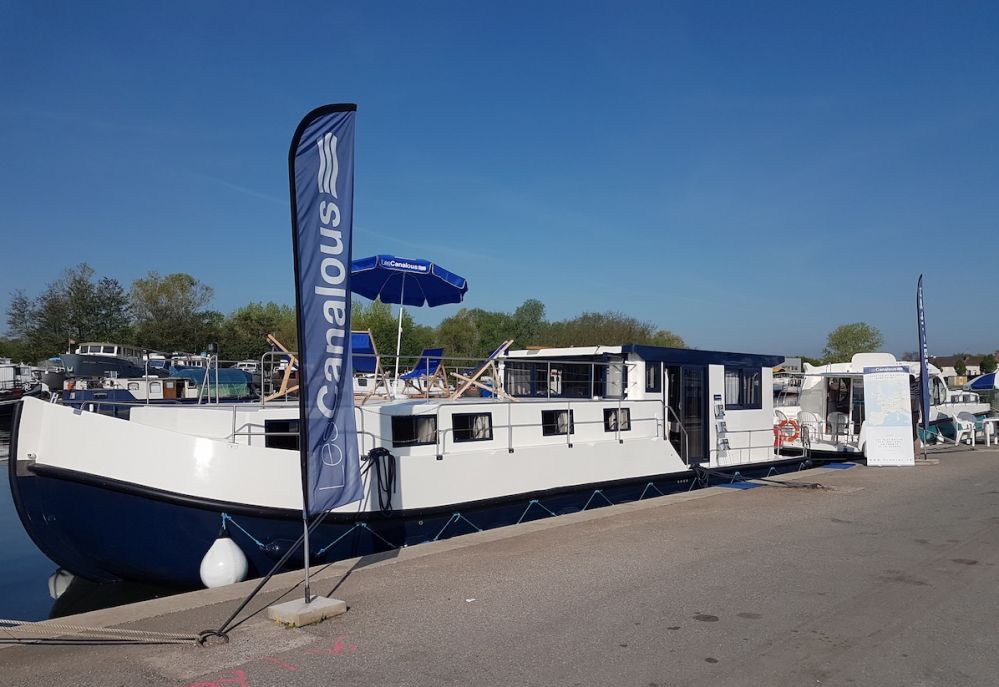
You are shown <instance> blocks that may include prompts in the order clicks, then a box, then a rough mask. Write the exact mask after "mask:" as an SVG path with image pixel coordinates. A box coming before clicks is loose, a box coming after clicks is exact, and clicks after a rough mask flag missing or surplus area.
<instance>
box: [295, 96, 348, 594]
mask: <svg viewBox="0 0 999 687" xmlns="http://www.w3.org/2000/svg"><path fill="white" fill-rule="evenodd" d="M356 114H357V106H356V105H353V104H339V105H324V106H323V107H319V108H316V109H315V110H313V111H312V112H310V113H309V114H307V115H306V116H305V118H304V119H303V120H302V121H301V123H300V124H299V125H298V128H297V129H296V130H295V135H294V137H293V138H292V142H291V148H290V150H289V152H288V177H289V185H290V188H291V224H292V245H293V252H294V264H295V306H296V311H297V315H298V365H299V367H298V383H299V393H298V399H299V412H300V414H299V423H298V431H299V452H300V457H301V471H302V523H303V527H304V528H305V536H304V546H305V551H304V554H305V556H304V557H305V601H306V603H309V602H310V601H311V596H310V588H309V518H310V517H311V516H315V515H318V514H320V513H323V512H324V511H328V510H332V509H334V508H337V507H339V506H342V505H345V504H348V503H353V502H355V501H359V500H360V499H361V498H362V484H361V473H360V456H359V452H358V446H357V432H356V429H355V419H354V399H353V384H352V372H351V371H352V369H353V368H352V366H351V360H350V263H351V248H352V245H351V244H352V241H351V238H352V229H353V223H354V120H355V116H356Z"/></svg>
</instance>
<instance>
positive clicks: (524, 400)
mask: <svg viewBox="0 0 999 687" xmlns="http://www.w3.org/2000/svg"><path fill="white" fill-rule="evenodd" d="M495 356H496V357H495V358H491V363H490V364H491V367H489V368H488V369H490V370H491V371H493V372H494V374H495V381H494V386H487V385H483V386H485V387H486V389H483V390H491V391H490V393H492V396H489V397H482V396H479V395H475V396H459V395H458V391H455V392H454V393H452V394H451V395H448V396H444V397H437V398H435V397H430V398H418V399H414V398H402V399H390V400H374V399H372V400H369V401H368V402H366V403H363V404H355V407H354V413H355V420H356V426H357V442H358V446H359V449H360V454H361V456H362V481H363V489H364V497H363V499H362V500H361V501H360V502H358V503H354V504H350V505H348V506H343V507H340V508H337V509H335V510H333V511H331V512H329V513H328V514H327V515H326V516H325V518H324V520H323V521H322V523H321V524H319V525H317V527H316V529H315V531H314V533H313V535H312V536H311V539H310V541H311V542H312V546H311V547H310V549H311V555H312V556H313V560H316V561H330V560H336V559H340V558H344V557H348V556H354V555H361V554H364V553H369V552H371V551H374V550H384V549H386V548H389V547H397V546H403V545H407V544H414V543H419V542H424V541H429V540H435V539H438V538H440V537H442V536H450V535H453V534H460V533H464V532H468V531H472V530H476V529H484V528H487V527H496V526H502V525H508V524H514V523H517V522H521V521H523V520H524V519H525V518H526V519H531V518H535V517H540V516H547V515H554V514H556V513H563V512H570V511H576V510H580V509H585V508H590V507H596V506H599V505H606V504H607V503H611V502H613V503H618V502H621V501H626V500H635V499H640V498H643V497H646V496H650V495H656V494H659V493H665V492H667V491H669V490H671V489H681V488H682V489H686V488H689V486H690V482H691V478H692V477H693V475H694V471H695V469H696V468H698V466H704V467H708V468H716V469H728V470H730V471H734V470H736V469H738V470H739V471H741V472H742V473H743V474H744V475H746V474H751V472H750V471H753V470H760V471H762V472H761V474H762V473H763V472H766V471H767V470H769V469H770V468H771V467H772V466H773V465H774V464H775V463H778V462H782V461H783V462H787V463H789V464H790V462H791V461H789V460H788V459H785V458H783V457H781V456H779V455H777V454H776V453H775V451H774V447H773V425H772V418H773V397H772V394H771V393H769V392H770V389H771V385H772V383H773V379H772V368H773V366H774V365H776V364H778V363H779V362H780V360H781V358H779V357H776V356H761V355H749V354H738V353H726V352H711V351H702V350H689V349H672V348H657V347H651V346H639V345H625V346H594V347H586V348H568V349H543V350H525V351H509V352H508V353H507V354H506V355H502V354H501V353H500V349H497V353H496V354H495ZM486 369H487V368H486V367H480V368H478V369H477V370H476V371H475V372H474V373H471V374H473V376H474V375H475V374H479V375H481V374H483V373H484V372H485V371H486ZM466 377H468V375H466ZM298 422H299V414H298V404H297V403H288V402H285V401H282V402H276V403H263V402H260V403H243V404H206V405H181V404H177V405H161V406H156V405H137V406H133V407H132V409H131V413H130V418H129V419H128V420H125V419H121V418H115V417H108V416H105V415H101V414H97V413H92V412H80V411H79V410H74V409H73V408H68V407H65V406H60V405H55V404H51V403H42V402H40V401H35V400H34V399H25V400H24V401H22V402H20V403H19V404H18V405H17V407H16V416H15V420H14V423H13V434H12V444H11V457H12V460H10V461H9V462H10V480H11V488H12V491H13V494H14V502H15V504H16V505H17V508H18V511H19V513H20V515H21V519H22V522H23V523H24V526H25V529H26V530H27V531H28V533H29V534H30V536H31V537H32V539H33V540H34V541H35V543H36V544H37V545H38V547H39V548H40V549H41V550H42V551H43V552H44V553H45V554H46V555H48V556H49V557H50V558H51V559H52V560H53V561H55V562H56V563H57V564H59V565H60V566H61V567H62V568H64V569H67V570H70V571H72V572H73V573H75V574H78V575H81V576H83V577H86V578H88V579H92V580H97V581H112V580H119V579H131V580H146V581H157V582H166V583H170V584H177V585H187V586H197V585H198V584H199V565H200V562H201V560H202V557H203V556H204V554H205V552H206V551H207V550H208V549H209V547H211V546H212V543H213V541H214V540H215V538H216V536H217V533H218V531H219V526H220V524H222V523H223V522H225V518H228V519H229V520H231V521H233V523H235V524H236V525H238V526H239V527H238V528H233V529H231V530H230V532H231V535H232V538H233V540H234V541H235V542H236V543H237V544H238V545H239V547H240V548H241V549H242V550H243V551H244V553H245V554H246V557H247V559H248V561H249V574H250V575H251V576H253V575H260V574H263V573H265V572H267V571H268V570H269V569H270V568H271V566H272V565H273V564H274V562H275V561H276V560H277V559H279V558H280V557H281V556H282V554H284V553H285V552H286V551H288V550H289V548H290V547H291V545H292V544H293V543H294V542H295V541H296V539H297V538H298V536H299V534H300V532H301V523H302V512H301V509H302V485H301V472H300V455H299V451H298V450H297V449H298ZM799 462H800V460H794V461H793V464H794V465H797V464H798V463H799ZM300 564H301V558H292V559H291V560H289V561H288V563H287V567H289V568H291V567H295V566H298V565H300Z"/></svg>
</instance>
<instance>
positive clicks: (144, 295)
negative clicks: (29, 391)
mask: <svg viewBox="0 0 999 687" xmlns="http://www.w3.org/2000/svg"><path fill="white" fill-rule="evenodd" d="M213 296H214V290H213V289H212V287H211V286H209V285H207V284H204V283H202V282H201V281H199V280H197V279H195V278H194V277H192V276H191V275H189V274H184V273H175V274H166V275H161V274H159V273H157V272H150V273H148V274H147V275H146V276H145V277H141V278H139V279H136V280H134V281H133V282H132V284H131V285H130V287H129V288H128V289H126V288H125V286H124V285H123V284H121V282H119V281H118V280H117V279H115V278H113V277H110V276H100V277H98V275H97V274H96V273H95V271H94V270H93V268H91V267H90V266H89V265H87V264H86V263H82V264H79V265H77V266H75V267H71V268H68V269H66V270H65V271H64V272H63V273H62V275H60V276H59V277H58V278H57V279H56V280H54V281H52V282H50V283H49V284H48V285H46V287H45V288H44V289H43V290H42V292H41V293H40V294H38V295H36V296H29V295H28V294H27V293H26V292H24V291H23V290H18V291H15V292H14V293H13V294H11V300H10V304H9V307H8V312H7V334H6V335H5V336H2V337H0V357H8V358H13V359H16V360H23V361H27V362H37V361H40V360H43V359H45V358H48V357H50V356H54V355H57V354H59V353H62V352H65V351H66V350H67V348H68V347H69V346H71V344H70V341H74V342H77V343H79V342H83V341H107V342H117V343H122V344H128V345H135V346H137V347H140V348H145V349H147V350H154V351H163V352H168V353H169V352H174V351H186V352H193V353H197V352H201V351H205V350H206V349H207V348H208V345H209V344H213V343H214V344H216V345H217V346H218V351H219V355H220V357H221V358H222V359H223V360H243V359H256V358H259V357H260V356H261V355H262V354H263V353H264V352H265V351H267V350H269V346H268V344H267V342H266V336H267V334H273V335H275V337H277V339H278V340H279V341H281V342H282V343H283V344H284V345H285V346H287V347H288V348H289V349H290V350H295V349H296V348H297V336H296V313H295V309H294V307H292V306H290V305H286V304H280V303H274V302H267V303H248V304H246V305H243V306H241V307H239V308H236V309H235V310H233V311H232V312H230V313H228V314H224V313H221V312H219V311H217V310H214V309H212V308H211V307H210V306H211V302H212V298H213ZM397 318H398V316H397V315H396V314H394V313H393V309H392V306H390V305H388V304H386V303H382V302H380V301H373V302H372V301H363V300H357V299H355V301H354V302H353V304H352V320H353V321H352V329H354V330H369V331H371V333H372V335H373V338H374V340H375V344H376V346H377V347H378V351H379V353H381V354H383V355H388V354H394V353H395V347H396V332H397V327H398V319H397ZM402 330H403V334H402V347H401V353H402V355H404V356H416V355H418V354H419V353H420V351H422V350H423V349H424V348H430V347H442V348H444V350H445V355H446V356H448V357H462V358H483V357H485V356H487V355H488V354H489V353H491V352H492V351H493V350H494V349H495V348H496V347H497V346H498V345H499V344H500V343H502V342H503V341H506V340H508V339H513V340H514V342H515V345H516V346H517V347H519V348H523V347H527V346H588V345H595V344H621V343H636V344H650V345H657V346H673V347H679V348H685V347H686V343H685V342H684V340H683V339H682V338H681V337H680V336H679V335H677V334H675V333H673V332H671V331H669V330H667V329H663V328H661V327H659V326H657V325H656V324H654V323H651V322H646V321H642V320H638V319H636V318H634V317H631V316H629V315H625V314H623V313H619V312H605V313H593V312H588V313H582V314H580V315H578V316H576V317H573V318H568V319H565V320H558V321H549V320H548V319H547V315H546V310H545V305H544V303H542V302H541V301H539V300H536V299H529V300H526V301H524V303H522V304H521V305H520V306H519V307H518V308H517V309H516V310H514V311H513V312H512V313H506V312H498V311H490V310H484V309H481V308H461V309H460V310H458V312H457V313H455V314H454V315H452V316H451V317H448V318H446V319H444V320H443V321H442V322H441V323H440V324H439V325H437V326H436V327H431V326H427V325H421V324H417V323H416V322H415V321H414V320H413V317H412V315H411V314H410V312H409V310H406V311H404V312H403V319H402Z"/></svg>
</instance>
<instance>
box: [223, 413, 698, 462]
mask: <svg viewBox="0 0 999 687" xmlns="http://www.w3.org/2000/svg"><path fill="white" fill-rule="evenodd" d="M594 403H600V404H601V407H607V402H606V400H603V401H601V400H599V399H597V400H595V399H576V400H573V399H564V400H563V401H562V402H560V403H559V404H558V407H555V408H546V409H548V410H565V411H567V413H568V420H567V427H566V431H564V432H561V431H559V432H556V433H553V434H550V435H548V436H551V437H560V436H564V438H565V445H566V446H567V447H568V448H572V447H573V443H574V441H576V440H581V441H584V442H585V443H587V444H599V443H616V444H623V443H625V441H627V440H629V439H641V440H646V441H647V440H649V439H664V438H666V436H667V434H666V432H665V431H664V427H663V422H662V418H661V416H659V414H658V413H657V410H658V408H660V407H662V402H661V401H658V400H640V401H629V402H627V406H625V404H624V402H623V401H622V400H621V399H619V400H618V403H617V410H618V413H619V414H618V416H617V417H621V415H620V411H621V409H622V408H624V407H631V408H634V407H640V406H642V405H647V404H653V406H652V408H651V413H650V414H647V415H645V416H639V415H637V414H636V415H629V419H628V422H629V426H628V427H623V428H622V427H621V426H620V424H618V425H617V426H615V428H614V430H613V431H611V432H607V433H606V434H607V438H602V437H599V435H595V434H590V435H587V436H586V437H585V438H582V439H580V437H579V434H578V433H577V431H576V428H577V427H580V426H587V425H591V426H598V425H603V424H604V420H603V419H602V418H600V419H593V420H586V419H576V416H575V414H574V413H573V410H575V409H578V408H579V407H580V406H581V405H583V404H594ZM476 404H481V405H488V406H489V408H490V409H491V410H494V411H495V410H496V409H499V408H502V407H505V408H506V413H505V416H504V414H503V413H502V412H499V413H495V412H494V418H495V420H494V421H493V422H492V423H491V425H490V428H491V430H492V431H491V437H490V438H489V439H488V440H489V441H495V440H496V439H497V438H498V435H500V434H505V435H506V441H505V444H506V446H505V448H506V449H507V451H508V452H510V453H514V452H515V450H516V449H518V448H527V447H529V446H552V445H554V442H552V441H549V442H544V443H534V444H525V443H523V442H515V441H514V432H515V430H521V429H532V428H533V429H538V428H541V429H542V430H543V428H544V427H546V426H550V424H551V423H545V422H515V421H514V413H513V407H514V405H515V403H514V402H511V401H503V400H488V399H482V400H481V401H473V402H471V403H466V404H462V405H463V406H466V405H476ZM237 408H238V406H233V413H232V431H231V433H230V434H229V436H228V437H227V439H228V440H229V441H230V442H233V443H235V442H236V440H237V438H240V437H245V438H246V439H247V440H251V439H252V438H253V437H261V438H264V440H265V441H266V439H267V438H271V437H298V436H299V433H298V432H295V431H268V430H267V429H266V428H261V427H260V426H259V425H257V426H252V425H244V426H242V427H238V426H237V423H238V420H237V413H236V410H237ZM357 408H358V409H359V410H360V411H361V412H360V415H359V426H358V427H357V428H356V430H355V432H356V434H357V440H358V449H359V451H360V453H361V454H362V455H364V454H366V453H367V452H368V451H370V450H371V449H373V448H376V447H385V448H410V447H412V446H429V445H432V446H434V448H435V452H436V455H437V457H438V458H442V457H444V456H445V455H447V454H448V453H453V452H454V445H455V441H454V431H455V429H454V427H453V426H446V427H445V426H443V423H442V422H441V416H440V408H438V409H437V412H436V413H434V414H433V415H432V417H434V418H435V423H436V426H437V427H438V428H439V429H437V430H436V437H435V440H434V442H433V443H432V444H406V445H401V446H396V445H394V442H393V438H392V437H391V436H388V437H386V436H383V435H381V434H377V433H376V432H374V431H372V430H371V429H369V428H368V421H367V420H366V418H367V417H368V416H371V415H378V414H379V413H378V411H377V407H369V406H357ZM418 417H428V415H424V414H420V415H418ZM504 419H505V422H504V421H503V420H504ZM642 424H652V425H654V429H653V431H652V432H651V433H649V434H631V432H630V430H631V427H633V426H636V425H642ZM681 428H682V425H681ZM684 434H686V431H685V430H684ZM218 438H219V439H222V438H223V437H218ZM473 443H474V442H473ZM560 443H561V442H560ZM463 446H464V447H465V449H464V450H468V449H467V445H466V444H463ZM490 448H492V449H495V448H496V446H495V444H493V445H491V446H490Z"/></svg>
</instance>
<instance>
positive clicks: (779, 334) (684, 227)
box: [0, 1, 999, 354]
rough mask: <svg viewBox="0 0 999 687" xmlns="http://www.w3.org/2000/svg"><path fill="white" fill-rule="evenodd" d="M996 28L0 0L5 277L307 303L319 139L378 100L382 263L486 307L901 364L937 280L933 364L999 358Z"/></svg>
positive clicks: (660, 7) (361, 221) (365, 141)
mask: <svg viewBox="0 0 999 687" xmlns="http://www.w3.org/2000/svg"><path fill="white" fill-rule="evenodd" d="M997 36H999V5H997V4H996V3H994V2H989V3H974V2H960V3H944V2H940V3H926V2H900V3H867V2H838V3H825V4H819V3H801V2H786V3H773V2H757V3H744V2H712V3H702V2H654V3H618V4H608V3H555V2H543V3H528V2H507V3H489V4H487V3H468V2H456V3H437V2H428V3H332V2H316V3H304V2H303V3H285V4H284V6H279V5H278V4H277V3H269V2H261V3H254V2H241V3H222V2H219V3H204V2H194V3H184V2H175V3H161V4H159V5H158V6H154V5H153V4H152V3H134V2H121V3H113V2H107V3H96V4H94V3H69V2H64V3H24V2H6V1H0V88H2V97H0V159H2V164H0V189H2V191H0V199H2V200H0V236H2V239H3V244H4V246H5V254H6V256H7V257H6V259H5V260H4V261H3V262H4V266H3V269H2V270H0V295H3V296H6V294H8V293H9V292H10V291H12V290H13V289H15V288H24V289H26V290H27V291H28V292H29V293H37V292H38V291H39V290H40V289H41V288H42V287H43V285H44V284H45V283H46V282H47V281H50V280H51V279H53V278H55V277H56V276H57V275H58V273H59V271H60V270H61V269H62V268H63V267H65V266H68V265H72V264H75V263H77V262H81V261H86V262H89V263H90V264H91V265H92V266H93V267H94V268H95V269H96V270H97V271H98V273H100V274H110V275H112V276H115V277H117V278H118V279H120V280H121V281H122V282H123V283H126V284H127V283H129V282H131V280H132V279H134V278H135V277H138V276H141V275H143V274H145V273H146V272H147V271H149V270H158V271H160V272H161V273H166V272H173V271H184V272H188V273H190V274H193V275H194V276H196V277H198V278H199V279H201V280H203V281H204V282H206V283H208V284H210V285H211V286H213V287H214V288H215V291H216V299H215V303H214V305H215V307H216V308H218V309H220V310H223V311H229V310H231V309H232V308H234V307H236V306H238V305H240V304H243V303H246V302H249V301H256V300H276V301H279V302H292V300H293V291H292V289H293V277H292V271H291V269H292V268H291V248H290V229H289V212H288V188H287V150H288V145H289V142H290V139H291V135H292V133H293V131H294V129H295V126H296V125H297V123H298V121H299V119H300V118H301V117H302V116H303V115H304V114H305V113H306V112H307V111H308V110H310V109H311V108H313V107H314V106H316V105H319V104H322V103H325V102H356V103H358V106H359V110H358V122H357V143H356V145H357V153H356V155H357V171H356V180H357V181H356V201H355V202H356V210H355V237H354V240H355V248H354V254H355V256H357V257H360V256H363V255H369V254H372V253H394V254H397V255H402V256H409V257H424V258H429V259H432V260H436V261H438V262H440V263H441V264H442V265H444V266H445V267H447V268H449V269H451V270H452V271H455V272H457V273H459V274H462V275H464V276H466V277H467V278H468V280H469V283H470V291H469V294H468V296H467V298H466V305H468V306H471V307H483V308H487V309H502V310H512V309H513V308H515V307H516V306H517V305H518V304H519V303H521V302H522V301H523V300H524V299H526V298H532V297H534V298H540V299H541V300H543V301H544V302H545V303H546V304H547V306H548V314H549V317H550V318H553V319H557V318H563V317H567V316H572V315H575V314H577V313H579V312H581V311H584V310H600V311H602V310H611V309H614V310H621V311H624V312H626V313H629V314H631V315H634V316H637V317H639V318H642V319H647V320H652V321H654V322H656V323H657V324H659V325H660V326H662V327H666V328H669V329H672V330H674V331H676V332H677V333H679V334H680V335H682V336H683V337H684V338H685V339H686V340H687V341H688V342H689V343H690V344H691V345H693V346H697V347H699V348H721V349H727V350H743V351H753V352H768V353H788V354H792V353H799V352H801V353H806V354H817V353H818V352H819V351H820V350H821V348H822V346H823V344H824V341H825V336H826V334H827V333H828V332H829V331H830V330H831V329H833V328H834V327H835V326H837V325H839V324H843V323H846V322H854V321H861V320H862V321H867V322H870V323H872V324H874V325H876V326H877V327H879V328H880V329H881V330H882V332H883V333H884V334H885V338H886V348H887V350H890V351H894V352H896V353H900V352H902V351H906V350H914V349H915V348H916V345H915V336H916V332H915V312H914V293H915V284H916V278H917V277H918V275H919V273H920V272H924V273H925V274H926V278H925V279H926V305H927V321H928V329H929V342H930V349H931V353H936V354H946V353H951V352H953V351H957V350H973V351H978V350H994V349H995V348H996V347H999V336H997V332H999V330H997V327H996V326H995V323H994V322H995V318H994V310H995V285H996V283H997V282H996V280H997V274H999V273H997V271H996V269H995V267H986V268H982V267H980V266H982V265H988V264H989V262H990V261H991V262H993V263H994V261H995V255H996V245H997V242H999V226H997V218H999V193H997V189H999V127H997V123H999V40H997ZM990 256H991V257H990ZM5 306H6V298H4V299H3V306H2V307H5ZM455 309H456V308H455V307H447V308H437V309H433V310H429V309H428V310H423V311H417V312H415V313H414V314H415V315H416V317H417V319H418V320H419V321H423V322H426V323H430V324H433V323H436V322H437V321H439V320H440V319H441V318H442V317H444V316H447V315H449V314H451V313H453V312H454V311H455ZM986 311H992V315H990V316H988V317H986V316H985V312H986ZM990 319H991V322H989V320H990ZM608 343H620V342H608Z"/></svg>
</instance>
